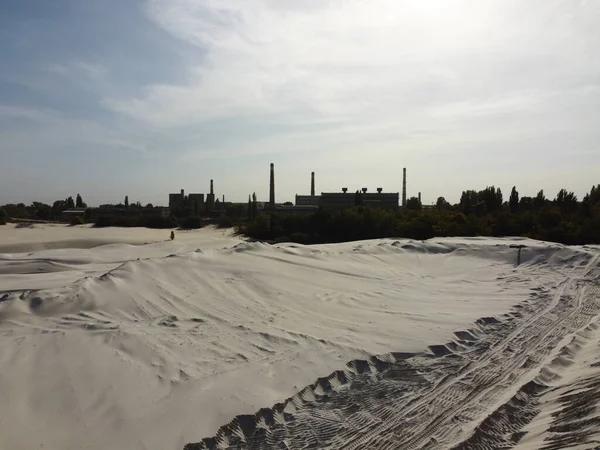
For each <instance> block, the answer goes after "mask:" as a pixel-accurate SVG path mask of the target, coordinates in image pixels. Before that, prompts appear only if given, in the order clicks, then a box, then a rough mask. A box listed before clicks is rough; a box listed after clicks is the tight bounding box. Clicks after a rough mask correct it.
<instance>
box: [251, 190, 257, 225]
mask: <svg viewBox="0 0 600 450" xmlns="http://www.w3.org/2000/svg"><path fill="white" fill-rule="evenodd" d="M257 215H258V202H257V201H256V192H253V193H252V218H253V219H255V218H256V216H257Z"/></svg>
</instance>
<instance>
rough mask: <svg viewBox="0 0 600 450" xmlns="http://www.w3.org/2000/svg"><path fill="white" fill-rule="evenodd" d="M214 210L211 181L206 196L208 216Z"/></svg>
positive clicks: (212, 184)
mask: <svg viewBox="0 0 600 450" xmlns="http://www.w3.org/2000/svg"><path fill="white" fill-rule="evenodd" d="M214 208H215V189H214V183H213V180H210V193H209V194H208V195H207V196H206V210H207V212H208V213H209V214H210V213H212V211H213V209H214Z"/></svg>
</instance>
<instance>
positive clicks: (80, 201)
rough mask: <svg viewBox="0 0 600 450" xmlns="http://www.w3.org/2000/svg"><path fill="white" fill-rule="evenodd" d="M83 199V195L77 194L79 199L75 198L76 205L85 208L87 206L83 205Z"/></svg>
mask: <svg viewBox="0 0 600 450" xmlns="http://www.w3.org/2000/svg"><path fill="white" fill-rule="evenodd" d="M83 205H84V203H83V199H82V198H81V195H79V194H77V200H75V206H76V207H77V208H85V206H83Z"/></svg>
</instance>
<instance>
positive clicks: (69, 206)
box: [67, 197, 75, 209]
mask: <svg viewBox="0 0 600 450" xmlns="http://www.w3.org/2000/svg"><path fill="white" fill-rule="evenodd" d="M72 208H75V202H74V201H73V197H69V198H67V209H72Z"/></svg>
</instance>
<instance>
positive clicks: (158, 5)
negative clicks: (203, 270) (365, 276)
mask: <svg viewBox="0 0 600 450" xmlns="http://www.w3.org/2000/svg"><path fill="white" fill-rule="evenodd" d="M599 23H600V2H599V1H596V0H588V1H586V0H580V1H575V0H573V1H563V0H527V1H524V0H473V1H466V0H465V1H460V0H453V1H448V0H402V1H400V0H148V1H138V0H126V1H124V0H85V1H83V0H0V160H1V164H0V168H1V173H0V203H6V202H21V201H22V202H26V203H29V202H31V201H32V200H35V199H38V200H42V201H46V202H51V201H53V200H55V199H59V198H65V197H66V196H68V195H73V196H74V195H75V194H76V193H78V192H79V193H81V194H82V196H83V197H84V200H87V202H88V203H89V204H93V205H96V204H99V203H104V202H118V201H121V200H122V199H123V198H124V196H125V195H126V194H127V195H129V199H130V201H137V200H140V201H142V203H146V202H152V203H154V204H167V203H168V193H169V192H177V191H179V189H181V188H183V189H185V190H186V191H187V192H205V191H207V190H208V185H209V180H210V178H214V180H215V189H216V193H217V194H218V195H219V196H220V195H223V194H225V196H226V197H227V199H229V200H240V201H244V200H246V199H247V198H248V194H249V193H251V192H253V191H256V193H257V195H258V197H259V199H266V198H268V189H269V188H268V175H269V163H270V162H274V163H275V169H276V180H277V201H282V202H283V201H286V200H293V195H294V194H296V193H308V191H309V187H310V172H311V171H313V170H314V171H315V172H316V177H317V191H318V192H321V191H331V190H334V191H339V190H340V189H341V187H342V186H346V187H348V188H349V189H350V190H356V189H358V188H360V187H363V186H364V187H368V188H369V190H374V189H375V188H377V187H383V188H384V190H386V191H391V192H399V191H401V189H402V167H407V169H408V193H409V196H410V195H416V193H417V191H421V192H422V195H423V201H424V202H425V203H431V202H433V201H435V199H436V198H437V197H438V196H440V195H443V196H445V197H446V198H447V199H448V200H450V201H453V202H454V201H457V200H458V198H459V196H460V193H461V191H462V190H463V189H481V188H484V187H485V186H486V185H492V184H493V185H496V186H500V187H501V188H502V189H503V191H504V193H505V197H508V194H509V190H510V188H511V187H512V186H513V184H516V185H517V188H518V189H519V191H520V192H521V194H522V195H533V194H535V192H536V191H537V190H538V189H540V188H543V189H544V190H546V192H547V195H548V196H551V197H554V196H555V194H556V192H557V191H558V190H559V189H560V188H561V187H566V188H568V189H569V190H573V191H575V193H576V194H578V195H579V196H580V197H581V196H582V195H583V193H585V192H587V191H589V189H590V187H591V186H592V185H593V184H595V183H599V182H600V26H599V25H598V24H599Z"/></svg>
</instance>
